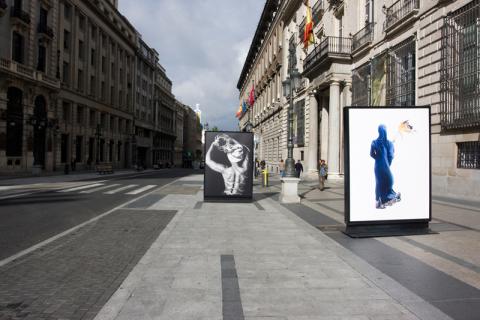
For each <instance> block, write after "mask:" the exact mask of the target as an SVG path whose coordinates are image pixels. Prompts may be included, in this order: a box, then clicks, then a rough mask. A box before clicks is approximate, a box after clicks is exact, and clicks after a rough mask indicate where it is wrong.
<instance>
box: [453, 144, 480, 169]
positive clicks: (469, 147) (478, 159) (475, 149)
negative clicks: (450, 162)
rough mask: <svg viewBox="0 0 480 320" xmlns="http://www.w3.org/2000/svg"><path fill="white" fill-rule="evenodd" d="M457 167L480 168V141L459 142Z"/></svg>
mask: <svg viewBox="0 0 480 320" xmlns="http://www.w3.org/2000/svg"><path fill="white" fill-rule="evenodd" d="M457 149H458V153H457V168H460V169H480V142H479V141H469V142H459V143H457Z"/></svg>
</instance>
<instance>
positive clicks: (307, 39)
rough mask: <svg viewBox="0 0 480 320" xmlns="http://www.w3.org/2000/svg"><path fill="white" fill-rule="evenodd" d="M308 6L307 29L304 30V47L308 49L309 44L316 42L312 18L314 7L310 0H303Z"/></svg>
mask: <svg viewBox="0 0 480 320" xmlns="http://www.w3.org/2000/svg"><path fill="white" fill-rule="evenodd" d="M303 3H304V4H305V6H307V16H306V18H305V30H304V31H303V47H304V48H305V50H306V49H308V45H309V44H311V43H312V44H313V43H315V37H314V35H313V19H312V8H310V5H309V3H308V0H305V1H304V2H303Z"/></svg>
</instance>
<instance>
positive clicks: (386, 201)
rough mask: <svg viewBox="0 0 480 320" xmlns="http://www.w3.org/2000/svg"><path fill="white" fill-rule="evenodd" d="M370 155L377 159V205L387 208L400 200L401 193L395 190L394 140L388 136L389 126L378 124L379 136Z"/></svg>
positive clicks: (371, 148) (377, 206)
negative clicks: (393, 167)
mask: <svg viewBox="0 0 480 320" xmlns="http://www.w3.org/2000/svg"><path fill="white" fill-rule="evenodd" d="M370 156H371V157H372V158H373V159H375V181H376V185H375V206H376V208H377V209H385V207H386V206H391V205H392V204H394V203H395V202H398V201H400V199H401V198H400V193H397V192H395V191H394V190H393V175H392V171H391V170H390V165H391V164H392V161H393V156H394V147H393V142H391V141H389V140H388V138H387V127H386V126H385V125H383V124H381V125H379V126H378V138H377V139H376V140H373V141H372V145H371V147H370Z"/></svg>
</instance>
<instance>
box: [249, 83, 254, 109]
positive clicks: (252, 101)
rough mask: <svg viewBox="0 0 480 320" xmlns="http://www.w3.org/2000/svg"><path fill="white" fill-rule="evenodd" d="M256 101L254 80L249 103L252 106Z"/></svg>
mask: <svg viewBox="0 0 480 320" xmlns="http://www.w3.org/2000/svg"><path fill="white" fill-rule="evenodd" d="M254 103H255V85H254V84H253V81H252V90H250V95H249V96H248V104H249V105H250V107H253V104H254Z"/></svg>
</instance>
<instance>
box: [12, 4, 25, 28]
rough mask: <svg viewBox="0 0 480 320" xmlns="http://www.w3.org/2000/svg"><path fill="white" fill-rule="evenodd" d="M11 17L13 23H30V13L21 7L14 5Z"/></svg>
mask: <svg viewBox="0 0 480 320" xmlns="http://www.w3.org/2000/svg"><path fill="white" fill-rule="evenodd" d="M10 18H11V21H12V22H13V23H16V22H19V23H21V24H23V25H25V26H28V25H29V24H30V15H29V14H28V12H25V11H23V10H22V8H20V7H12V9H11V11H10Z"/></svg>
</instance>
